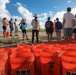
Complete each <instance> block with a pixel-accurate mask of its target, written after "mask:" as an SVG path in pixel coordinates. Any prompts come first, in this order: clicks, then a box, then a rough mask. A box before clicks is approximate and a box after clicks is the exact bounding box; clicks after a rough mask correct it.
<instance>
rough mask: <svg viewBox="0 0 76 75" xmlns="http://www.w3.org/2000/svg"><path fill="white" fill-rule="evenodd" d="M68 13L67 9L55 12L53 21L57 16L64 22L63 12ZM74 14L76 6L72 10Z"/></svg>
mask: <svg viewBox="0 0 76 75" xmlns="http://www.w3.org/2000/svg"><path fill="white" fill-rule="evenodd" d="M64 13H66V11H64V10H63V11H60V12H57V13H56V14H55V16H54V17H53V18H52V21H54V20H55V19H56V18H57V17H58V18H59V19H60V21H61V22H62V20H63V14H64ZM71 13H72V14H74V15H75V14H76V7H75V8H72V11H71Z"/></svg>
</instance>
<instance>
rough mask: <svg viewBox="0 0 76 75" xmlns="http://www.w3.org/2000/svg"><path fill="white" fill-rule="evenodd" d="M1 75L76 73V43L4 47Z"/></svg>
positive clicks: (0, 64) (0, 65) (0, 59)
mask: <svg viewBox="0 0 76 75" xmlns="http://www.w3.org/2000/svg"><path fill="white" fill-rule="evenodd" d="M0 75H76V44H75V42H57V43H56V42H55V43H42V44H33V45H32V46H30V45H26V44H20V45H18V46H17V47H10V48H2V49H0Z"/></svg>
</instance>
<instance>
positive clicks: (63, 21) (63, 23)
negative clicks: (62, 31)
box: [62, 19, 65, 27]
mask: <svg viewBox="0 0 76 75" xmlns="http://www.w3.org/2000/svg"><path fill="white" fill-rule="evenodd" d="M64 24H65V19H63V23H62V27H64Z"/></svg>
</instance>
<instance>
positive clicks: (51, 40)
mask: <svg viewBox="0 0 76 75" xmlns="http://www.w3.org/2000/svg"><path fill="white" fill-rule="evenodd" d="M50 41H52V33H51V34H50Z"/></svg>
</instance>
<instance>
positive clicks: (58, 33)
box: [55, 18, 62, 41]
mask: <svg viewBox="0 0 76 75" xmlns="http://www.w3.org/2000/svg"><path fill="white" fill-rule="evenodd" d="M56 20H57V22H56V23H55V31H56V39H57V41H60V40H61V29H62V23H61V22H60V21H59V18H56Z"/></svg>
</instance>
